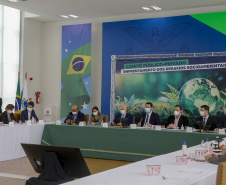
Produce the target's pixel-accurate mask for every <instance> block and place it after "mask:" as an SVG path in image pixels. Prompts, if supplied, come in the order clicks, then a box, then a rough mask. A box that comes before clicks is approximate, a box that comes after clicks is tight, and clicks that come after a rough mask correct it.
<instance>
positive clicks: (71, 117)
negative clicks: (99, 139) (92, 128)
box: [64, 105, 84, 124]
mask: <svg viewBox="0 0 226 185" xmlns="http://www.w3.org/2000/svg"><path fill="white" fill-rule="evenodd" d="M80 121H84V114H83V113H82V112H81V111H79V109H78V106H77V105H74V106H73V107H72V112H69V113H68V115H67V117H66V119H65V120H64V123H67V124H78V123H79V122H80Z"/></svg>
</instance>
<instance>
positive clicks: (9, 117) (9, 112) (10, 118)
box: [1, 104, 17, 124]
mask: <svg viewBox="0 0 226 185" xmlns="http://www.w3.org/2000/svg"><path fill="white" fill-rule="evenodd" d="M13 109H14V105H12V104H8V105H7V106H6V108H5V111H4V112H3V113H2V117H1V118H2V122H3V123H4V124H9V122H14V123H16V122H17V121H16V118H15V116H14V114H13Z"/></svg>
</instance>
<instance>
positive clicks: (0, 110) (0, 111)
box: [0, 98, 2, 114]
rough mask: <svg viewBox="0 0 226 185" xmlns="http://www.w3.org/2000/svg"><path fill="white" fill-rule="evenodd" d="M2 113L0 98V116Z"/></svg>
mask: <svg viewBox="0 0 226 185" xmlns="http://www.w3.org/2000/svg"><path fill="white" fill-rule="evenodd" d="M1 113H2V99H1V98H0V114H1Z"/></svg>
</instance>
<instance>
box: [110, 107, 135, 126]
mask: <svg viewBox="0 0 226 185" xmlns="http://www.w3.org/2000/svg"><path fill="white" fill-rule="evenodd" d="M120 118H127V120H126V121H125V123H124V126H130V124H133V116H132V115H131V114H129V113H127V107H126V105H121V106H120V113H118V114H116V116H115V119H114V120H113V121H112V123H111V124H112V125H113V126H115V125H117V126H122V123H120Z"/></svg>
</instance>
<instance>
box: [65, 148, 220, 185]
mask: <svg viewBox="0 0 226 185" xmlns="http://www.w3.org/2000/svg"><path fill="white" fill-rule="evenodd" d="M196 149H204V148H202V147H200V146H195V147H191V148H188V150H187V151H188V153H194V151H195V150H196ZM181 155H182V151H176V152H173V153H169V154H165V155H161V156H157V157H153V158H149V159H146V160H142V161H139V162H136V163H132V164H129V165H126V166H122V167H118V168H115V169H111V170H108V171H105V172H101V173H98V174H94V175H91V176H88V177H85V178H81V179H78V180H75V181H72V182H69V183H65V184H64V185H94V184H98V185H116V184H117V185H215V184H216V173H217V167H218V166H217V165H214V164H210V163H208V162H197V161H191V160H190V159H189V160H188V164H187V165H177V164H176V156H181ZM153 164H154V165H156V164H159V165H161V175H160V176H148V175H147V172H146V165H153ZM180 169H200V170H202V173H201V174H197V173H184V172H179V170H180ZM163 175H164V176H169V177H171V180H169V179H168V180H163V178H162V176H163ZM174 177H176V178H178V177H181V178H183V177H184V178H188V180H186V181H185V182H184V180H181V179H177V180H175V179H173V180H172V178H174Z"/></svg>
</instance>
